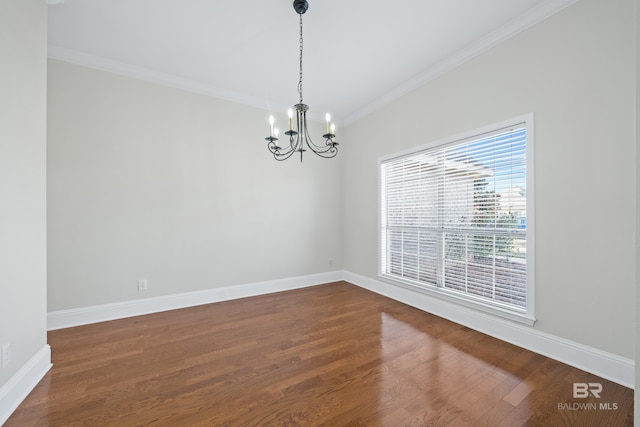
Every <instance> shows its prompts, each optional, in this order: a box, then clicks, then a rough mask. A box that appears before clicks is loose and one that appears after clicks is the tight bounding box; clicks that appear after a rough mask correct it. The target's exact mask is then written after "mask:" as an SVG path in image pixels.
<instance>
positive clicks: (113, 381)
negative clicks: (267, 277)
mask: <svg viewBox="0 0 640 427" xmlns="http://www.w3.org/2000/svg"><path fill="white" fill-rule="evenodd" d="M49 343H50V345H51V348H52V358H53V368H52V369H51V371H50V372H49V373H48V374H47V375H46V376H45V378H44V379H43V380H42V382H41V383H40V384H39V385H38V386H37V387H36V388H35V389H34V390H33V392H32V393H31V394H30V395H29V396H28V397H27V399H26V400H25V401H24V402H23V403H22V405H21V406H20V407H19V408H18V409H17V410H16V412H15V413H14V414H13V415H12V416H11V418H10V419H9V420H8V421H7V423H6V427H13V426H20V427H24V426H147V425H168V426H194V425H196V426H316V425H326V426H347V425H348V426H424V425H429V426H431V425H432V426H466V425H469V426H508V427H513V426H521V425H540V426H565V425H567V426H631V425H632V424H633V391H632V390H631V389H628V388H626V387H623V386H620V385H618V384H615V383H613V382H611V381H607V380H605V379H602V378H599V377H597V376H595V375H592V374H588V373H586V372H584V371H581V370H578V369H575V368H572V367H570V366H568V365H565V364H563V363H560V362H557V361H555V360H552V359H549V358H546V357H543V356H540V355H538V354H536V353H532V352H530V351H527V350H524V349H521V348H518V347H515V346H513V345H510V344H507V343H505V342H502V341H500V340H497V339H494V338H491V337H489V336H486V335H483V334H481V333H478V332H475V331H473V330H471V329H469V328H466V327H463V326H460V325H457V324H455V323H452V322H449V321H447V320H444V319H441V318H438V317H436V316H433V315H430V314H427V313H424V312H422V311H420V310H417V309H414V308H411V307H408V306H406V305H404V304H401V303H399V302H396V301H393V300H390V299H387V298H384V297H382V296H379V295H376V294H374V293H371V292H369V291H366V290H363V289H360V288H358V287H356V286H353V285H350V284H348V283H345V282H338V283H332V284H327V285H322V286H316V287H312V288H305V289H300V290H294V291H289V292H282V293H278V294H270V295H264V296H259V297H253V298H246V299H241V300H234V301H228V302H222V303H217V304H209V305H203V306H199V307H193V308H188V309H182V310H174V311H169V312H164V313H157V314H151V315H146V316H140V317H134V318H129V319H123V320H116V321H111V322H104V323H98V324H93V325H87V326H80V327H76V328H69V329H63V330H57V331H51V332H49ZM574 382H580V383H601V384H602V386H603V388H602V392H601V393H600V399H597V398H595V397H589V398H583V399H580V398H573V383H574ZM603 404H606V405H603ZM605 407H606V408H609V409H605Z"/></svg>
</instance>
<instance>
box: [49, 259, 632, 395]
mask: <svg viewBox="0 0 640 427" xmlns="http://www.w3.org/2000/svg"><path fill="white" fill-rule="evenodd" d="M339 280H346V281H347V282H350V283H352V284H354V285H357V286H360V287H362V288H365V289H368V290H370V291H373V292H376V293H378V294H380V295H384V296H386V297H389V298H392V299H394V300H397V301H400V302H402V303H405V304H407V305H410V306H413V307H416V308H418V309H420V310H423V311H426V312H428V313H432V314H435V315H436V316H440V317H443V318H445V319H449V320H451V321H453V322H456V323H459V324H461V325H464V326H467V327H470V328H472V329H474V330H477V331H479V332H482V333H485V334H487V335H490V336H492V337H495V338H498V339H501V340H503V341H506V342H509V343H511V344H514V345H517V346H519V347H523V348H526V349H528V350H531V351H534V352H536V353H539V354H542V355H544V356H547V357H550V358H552V359H555V360H558V361H560V362H563V363H566V364H568V365H571V366H574V367H576V368H579V369H582V370H585V371H587V372H591V373H593V374H595V375H598V376H600V377H602V378H606V379H608V380H611V381H614V382H616V383H618V384H621V385H623V386H625V387H629V388H632V389H633V388H634V383H635V377H634V365H635V362H634V360H632V359H627V358H624V357H620V356H617V355H615V354H612V353H608V352H606V351H602V350H599V349H596V348H593V347H589V346H586V345H583V344H580V343H576V342H573V341H570V340H567V339H564V338H560V337H557V336H554V335H551V334H548V333H545V332H541V331H538V330H536V329H534V328H533V327H529V326H526V325H523V324H519V323H517V322H511V321H508V320H505V319H501V318H498V317H495V316H491V315H489V314H486V313H483V312H480V311H475V310H473V309H470V308H467V307H463V306H460V305H457V304H453V303H450V302H447V301H444V300H440V299H437V298H433V297H430V296H428V295H424V294H421V293H417V292H414V291H411V290H409V289H406V288H403V287H399V286H394V285H391V284H388V283H385V282H381V281H379V280H376V279H371V278H369V277H366V276H361V275H359V274H355V273H351V272H349V271H333V272H329V273H320V274H314V275H309V276H300V277H293V278H288V279H280V280H270V281H265V282H258V283H250V284H245V285H237V286H227V287H224V288H214V289H208V290H204V291H195V292H188V293H182V294H175V295H167V296H162V297H154V298H145V299H140V300H133V301H125V302H121V303H114V304H103V305H96V306H91V307H84V308H78V309H71V310H61V311H54V312H50V313H48V321H47V324H48V329H49V330H54V329H61V328H68V327H72V326H79V325H86V324H90V323H96V322H103V321H106V320H114V319H121V318H125V317H131V316H139V315H142V314H149V313H157V312H161V311H167V310H173V309H177V308H185V307H192V306H196V305H201V304H209V303H214V302H220V301H227V300H231V299H237V298H244V297H249V296H255V295H263V294H268V293H273V292H280V291H287V290H291V289H298V288H303V287H308V286H314V285H319V284H323V283H330V282H335V281H339Z"/></svg>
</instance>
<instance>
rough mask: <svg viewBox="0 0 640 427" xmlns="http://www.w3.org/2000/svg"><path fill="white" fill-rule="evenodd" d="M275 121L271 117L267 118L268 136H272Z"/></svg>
mask: <svg viewBox="0 0 640 427" xmlns="http://www.w3.org/2000/svg"><path fill="white" fill-rule="evenodd" d="M275 121H276V119H274V118H273V116H269V136H273V123H274V122H275Z"/></svg>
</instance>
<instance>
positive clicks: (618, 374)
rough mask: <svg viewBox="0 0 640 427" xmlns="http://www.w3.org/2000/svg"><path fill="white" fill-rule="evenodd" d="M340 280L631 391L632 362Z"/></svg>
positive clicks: (391, 290)
mask: <svg viewBox="0 0 640 427" xmlns="http://www.w3.org/2000/svg"><path fill="white" fill-rule="evenodd" d="M343 280H345V281H347V282H349V283H353V284H354V285H357V286H360V287H362V288H365V289H368V290H370V291H373V292H375V293H378V294H380V295H384V296H386V297H389V298H392V299H394V300H396V301H400V302H402V303H405V304H407V305H410V306H412V307H416V308H418V309H420V310H424V311H426V312H429V313H432V314H435V315H436V316H439V317H443V318H445V319H448V320H451V321H453V322H455V323H459V324H461V325H464V326H467V327H469V328H471V329H474V330H476V331H479V332H482V333H484V334H487V335H490V336H492V337H495V338H498V339H501V340H503V341H506V342H509V343H511V344H514V345H517V346H518V347H523V348H526V349H528V350H531V351H534V352H536V353H539V354H542V355H544V356H547V357H550V358H552V359H555V360H558V361H560V362H563V363H566V364H567V365H571V366H574V367H576V368H579V369H582V370H584V371H587V372H590V373H592V374H595V375H598V376H600V377H602V378H606V379H608V380H611V381H613V382H616V383H618V384H621V385H623V386H625V387H629V388H631V389H633V388H634V383H635V377H634V375H635V374H634V365H635V362H634V360H632V359H627V358H624V357H620V356H617V355H615V354H611V353H608V352H606V351H602V350H599V349H596V348H593V347H589V346H586V345H583V344H580V343H576V342H573V341H570V340H567V339H564V338H560V337H557V336H554V335H551V334H547V333H545V332H540V331H538V330H536V329H534V328H532V327H529V326H525V325H523V324H519V323H516V322H510V321H508V320H505V319H501V318H498V317H494V316H491V315H489V314H485V313H482V312H479V311H475V310H472V309H469V308H466V307H462V306H459V305H456V304H452V303H449V302H447V301H443V300H439V299H437V298H433V297H430V296H428V295H424V294H421V293H418V292H414V291H411V290H409V289H406V288H403V287H400V286H394V285H391V284H388V283H385V282H381V281H379V280H376V279H371V278H369V277H365V276H361V275H358V274H355V273H351V272H348V271H345V272H344V276H343Z"/></svg>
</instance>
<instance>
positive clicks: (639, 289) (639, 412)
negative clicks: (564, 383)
mask: <svg viewBox="0 0 640 427" xmlns="http://www.w3.org/2000/svg"><path fill="white" fill-rule="evenodd" d="M635 6H636V190H637V189H640V169H639V167H638V166H639V165H640V55H639V54H638V49H640V28H638V25H640V24H639V23H640V0H636V4H635ZM636 193H637V192H636ZM639 334H640V197H637V196H636V333H635V336H636V365H635V369H636V388H635V407H634V414H635V426H636V427H640V390H638V387H640V366H639V365H640V364H639V363H638V361H640V339H639V338H638V335H639Z"/></svg>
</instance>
